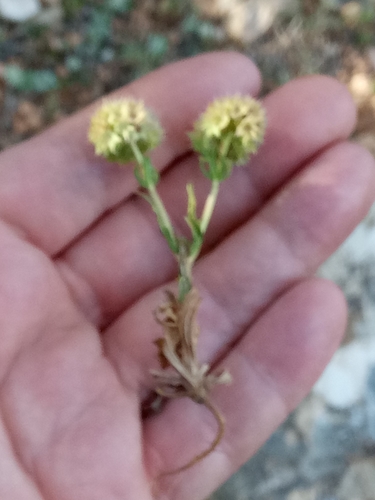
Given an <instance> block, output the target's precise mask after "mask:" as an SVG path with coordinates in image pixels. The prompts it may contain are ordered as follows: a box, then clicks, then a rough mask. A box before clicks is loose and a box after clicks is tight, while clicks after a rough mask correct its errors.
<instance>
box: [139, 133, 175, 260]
mask: <svg viewBox="0 0 375 500" xmlns="http://www.w3.org/2000/svg"><path fill="white" fill-rule="evenodd" d="M130 145H131V148H132V150H133V153H134V156H135V159H136V161H137V163H138V165H139V166H140V167H141V168H145V167H144V164H145V157H144V155H143V154H142V152H141V151H140V149H139V148H138V145H137V143H136V142H134V141H131V142H130ZM146 189H147V191H148V194H149V197H147V198H146V199H147V200H148V201H149V203H150V204H151V206H152V209H153V210H154V212H155V213H156V216H157V219H158V223H159V227H160V230H161V232H162V233H163V235H164V236H165V238H166V240H167V242H168V244H169V246H170V248H171V250H172V252H174V253H177V252H178V240H177V238H176V235H175V232H174V229H173V226H172V222H171V219H170V218H169V215H168V212H167V210H166V208H165V206H164V203H163V201H162V199H161V198H160V196H159V194H158V192H157V190H156V187H155V185H154V184H152V183H151V182H149V183H148V185H147V188H146Z"/></svg>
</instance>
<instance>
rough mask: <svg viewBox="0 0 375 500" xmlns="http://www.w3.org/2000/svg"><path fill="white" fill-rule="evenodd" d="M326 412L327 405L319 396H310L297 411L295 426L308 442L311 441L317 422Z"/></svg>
mask: <svg viewBox="0 0 375 500" xmlns="http://www.w3.org/2000/svg"><path fill="white" fill-rule="evenodd" d="M325 411H326V405H325V403H324V401H323V399H322V398H321V397H319V396H318V395H317V394H310V395H309V396H308V397H307V398H306V399H305V400H304V401H303V402H302V403H301V404H300V405H299V407H298V408H297V410H296V411H295V414H294V421H295V425H296V426H297V429H298V430H299V431H300V432H301V433H302V435H303V436H304V438H305V439H306V440H307V441H309V440H310V437H311V432H312V430H313V428H314V425H315V422H316V421H317V419H318V418H320V417H321V416H322V415H324V412H325Z"/></svg>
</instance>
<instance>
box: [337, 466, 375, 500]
mask: <svg viewBox="0 0 375 500" xmlns="http://www.w3.org/2000/svg"><path fill="white" fill-rule="evenodd" d="M337 498H338V500H373V499H374V498H375V459H373V458H372V459H368V460H360V461H358V462H355V463H353V464H352V465H351V466H350V467H349V469H348V471H347V472H346V474H345V476H344V478H343V480H342V482H341V485H340V487H339V490H338V495H337Z"/></svg>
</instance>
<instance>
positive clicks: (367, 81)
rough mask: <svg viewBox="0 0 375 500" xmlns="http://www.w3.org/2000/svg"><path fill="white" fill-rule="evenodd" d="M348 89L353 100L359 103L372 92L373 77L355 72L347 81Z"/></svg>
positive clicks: (369, 96)
mask: <svg viewBox="0 0 375 500" xmlns="http://www.w3.org/2000/svg"><path fill="white" fill-rule="evenodd" d="M349 90H350V92H351V94H352V96H353V98H354V100H355V101H356V102H357V103H358V104H361V103H363V102H364V101H365V100H366V99H369V98H371V96H372V95H373V93H374V82H373V79H372V78H371V76H370V75H368V74H367V73H355V74H354V75H353V76H352V78H351V80H350V82H349Z"/></svg>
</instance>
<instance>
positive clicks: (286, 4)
mask: <svg viewBox="0 0 375 500" xmlns="http://www.w3.org/2000/svg"><path fill="white" fill-rule="evenodd" d="M294 4H295V2H294V1H292V0H248V1H247V2H237V4H235V5H233V7H232V8H231V9H230V11H229V12H228V17H227V20H226V30H227V33H228V35H229V36H230V37H231V38H233V39H234V40H236V41H239V42H241V43H250V42H252V41H253V40H256V39H257V38H259V37H260V36H261V35H263V34H264V33H266V31H268V30H269V28H270V27H271V26H272V24H273V23H274V21H275V19H276V17H277V16H278V14H279V13H280V12H281V11H283V10H286V9H290V8H291V7H292V5H294Z"/></svg>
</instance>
